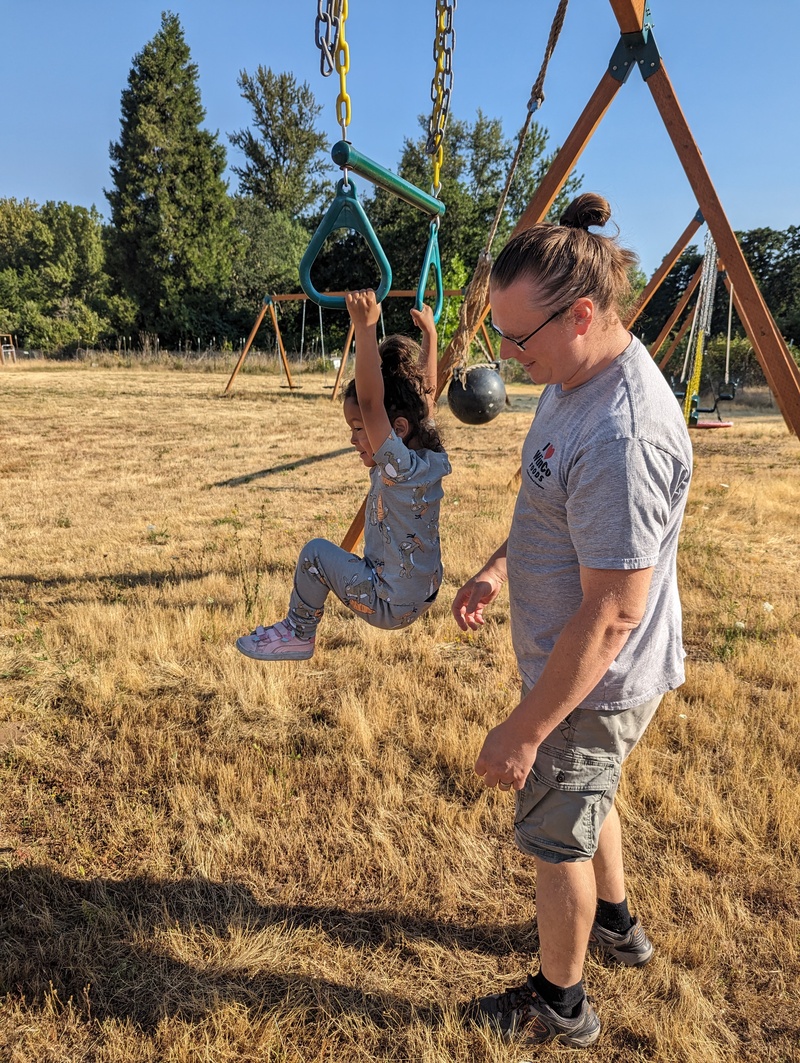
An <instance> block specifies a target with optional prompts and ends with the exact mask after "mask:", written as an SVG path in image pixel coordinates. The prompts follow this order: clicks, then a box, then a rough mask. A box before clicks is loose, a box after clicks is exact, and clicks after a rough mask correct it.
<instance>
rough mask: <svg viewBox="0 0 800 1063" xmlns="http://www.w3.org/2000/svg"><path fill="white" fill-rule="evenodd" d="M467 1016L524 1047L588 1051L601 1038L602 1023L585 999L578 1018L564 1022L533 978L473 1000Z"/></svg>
mask: <svg viewBox="0 0 800 1063" xmlns="http://www.w3.org/2000/svg"><path fill="white" fill-rule="evenodd" d="M466 1017H467V1018H468V1019H469V1020H470V1021H472V1022H476V1023H481V1024H483V1025H487V1026H493V1027H494V1028H495V1030H497V1031H498V1033H501V1034H502V1035H503V1037H504V1038H505V1039H506V1040H508V1041H511V1040H514V1041H518V1042H519V1043H520V1044H522V1045H543V1044H545V1043H546V1042H547V1041H557V1042H559V1043H560V1044H563V1045H568V1046H569V1047H570V1048H587V1047H588V1046H589V1045H593V1044H594V1042H595V1041H596V1040H597V1038H598V1037H599V1036H600V1020H599V1019H598V1017H597V1014H596V1013H595V1010H594V1008H593V1007H592V1005H591V1004H590V1003H589V1001H588V1000H587V999H586V997H584V998H583V1003H582V1004H581V1010H580V1011H579V1012H578V1015H577V1017H576V1018H574V1019H563V1018H562V1017H561V1016H560V1015H559V1014H558V1013H557V1012H555V1011H553V1009H552V1008H551V1007H550V1006H549V1005H548V1004H545V1002H544V1001H543V1000H542V998H541V997H540V996H539V994H538V993H537V992H536V990H535V989H534V988H533V977H532V976H531V975H528V981H527V982H526V984H525V985H523V986H517V987H516V988H514V989H507V990H506V991H505V992H504V993H494V994H492V995H491V996H488V997H480V998H479V999H477V1000H473V1001H472V1002H471V1003H470V1004H469V1006H468V1008H467V1012H466Z"/></svg>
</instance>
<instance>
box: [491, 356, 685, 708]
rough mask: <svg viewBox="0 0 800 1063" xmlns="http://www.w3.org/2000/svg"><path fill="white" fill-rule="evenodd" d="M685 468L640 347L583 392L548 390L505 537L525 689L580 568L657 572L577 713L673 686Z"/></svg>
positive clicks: (675, 417) (570, 607) (569, 603)
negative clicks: (640, 613)
mask: <svg viewBox="0 0 800 1063" xmlns="http://www.w3.org/2000/svg"><path fill="white" fill-rule="evenodd" d="M691 470H692V449H691V444H690V442H689V433H688V430H687V428H686V424H685V422H684V419H683V415H682V412H681V408H680V405H679V404H678V403H677V402H676V401H675V397H674V395H673V394H672V391H671V390H670V388H669V385H668V384H667V382H666V381H665V380H664V378H663V376H662V375H661V373H660V372H659V370H658V367H657V366H656V364H655V362H654V361H653V359H652V358H651V357H650V355H649V353H648V352H647V350H646V348H645V347H644V346H643V345H642V344H641V343H640V342H639V341H638V340H636V339H633V340H632V341H631V343H630V344H629V346H628V347H627V348H626V349H625V351H624V353H623V354H621V355H620V356H619V357H618V358H617V359H615V360H614V362H613V363H612V364H611V365H610V366H608V367H607V368H606V369H604V370H602V371H601V372H600V373H598V374H597V376H595V377H593V378H592V379H591V380H588V381H587V382H586V383H585V384H582V385H580V387H577V388H574V389H571V390H567V391H565V390H563V389H562V387H561V385H560V384H556V385H551V386H549V387H547V388H545V390H544V392H543V394H542V397H541V399H540V400H539V405H538V408H537V410H536V416H535V418H534V421H533V424H532V425H531V429H530V432H529V433H528V437H527V439H526V440H525V444H524V446H523V449H522V486H521V488H520V492H519V496H518V498H517V505H516V510H515V512H514V519H513V522H512V526H511V532H510V535H509V538H508V558H507V563H508V585H509V593H510V598H511V630H512V638H513V643H514V651H515V653H516V655H517V661H518V663H519V668H520V672H521V674H522V678H523V680H524V682H525V684H526V685H527V686H528V687H532V686H533V685H534V684H535V683H536V681H537V680H538V679H539V676H540V675H541V673H542V670H543V669H544V666H545V663H546V661H547V658H548V656H549V654H550V652H551V650H552V648H553V645H554V644H555V641H556V639H557V638H558V636H559V634H560V632H561V630H562V629H563V627H564V625H565V624H566V622H567V621H568V620H569V618H570V617H571V616H572V615H573V614H574V613H575V612H576V610H577V609H578V607H579V605H580V604H581V600H582V593H581V584H580V574H579V566H583V567H585V568H597V569H640V568H651V567H652V568H653V570H654V571H653V577H652V582H651V585H650V591H649V595H648V599H647V607H646V610H645V614H644V617H643V619H642V621H641V623H640V624H639V626H638V627H637V628H636V629H635V630H634V631H633V632H631V634H630V636H629V638H628V640H627V642H626V643H625V645H624V647H623V648H622V650H621V651H620V653H619V656H618V657H617V658H616V660H615V661H614V662H613V664H612V665H611V667H610V668H609V669H608V671H607V672H606V674H605V676H604V677H603V679H601V680H600V682H599V683H598V684H597V686H596V687H595V688H594V690H593V691H592V692H591V693H590V694H589V696H588V697H587V698H586V699H585V701H584V702H583V704H584V705H587V706H591V707H592V708H596V709H624V708H630V707H632V706H634V705H638V704H641V703H642V702H645V701H649V700H650V699H651V698H654V697H656V696H657V695H659V694H663V693H665V692H666V691H667V690H672V689H674V688H675V687H677V686H680V684H681V683H682V682H683V680H684V670H683V658H684V657H685V653H684V651H683V644H682V630H681V605H680V600H679V598H678V584H677V577H676V566H675V559H676V553H677V547H678V533H679V531H680V525H681V520H682V518H683V511H684V508H685V506H686V498H687V495H688V492H689V481H690V478H691Z"/></svg>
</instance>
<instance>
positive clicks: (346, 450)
mask: <svg viewBox="0 0 800 1063" xmlns="http://www.w3.org/2000/svg"><path fill="white" fill-rule="evenodd" d="M354 453H355V451H354V450H353V448H352V447H341V448H340V449H339V450H329V451H328V453H327V454H315V455H313V456H312V457H310V458H298V459H297V461H287V462H285V463H284V464H283V465H273V466H272V467H271V468H269V469H259V470H258V471H257V472H248V473H245V475H244V476H234V477H233V478H232V479H230V480H218V481H217V482H216V483H213V484H212V485H211V486H212V487H242V486H244V484H249V483H252V482H253V480H263V479H264V477H266V476H276V475H277V474H278V473H281V472H292V471H293V470H294V469H299V468H301V467H302V466H303V465H316V463H317V462H318V461H327V460H328V459H329V458H341V457H344V455H345V454H354Z"/></svg>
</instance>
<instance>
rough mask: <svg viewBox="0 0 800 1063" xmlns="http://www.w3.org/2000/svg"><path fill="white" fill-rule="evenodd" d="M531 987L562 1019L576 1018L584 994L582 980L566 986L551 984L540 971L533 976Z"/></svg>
mask: <svg viewBox="0 0 800 1063" xmlns="http://www.w3.org/2000/svg"><path fill="white" fill-rule="evenodd" d="M533 987H534V989H535V990H536V992H537V993H538V994H539V996H540V997H541V998H542V1000H543V1001H544V1002H545V1004H548V1005H549V1006H550V1007H551V1008H552V1009H553V1011H554V1012H555V1013H556V1015H560V1016H561V1018H562V1019H574V1018H576V1017H577V1015H578V1013H579V1012H580V1010H581V1004H583V998H584V997H585V996H586V993H585V992H584V989H583V982H576V983H575V985H568V986H566V987H563V986H560V985H553V983H552V982H548V980H547V979H546V978H545V976H544V975H543V974H542V972H541V971H539V973H538V974H535V975H534V976H533Z"/></svg>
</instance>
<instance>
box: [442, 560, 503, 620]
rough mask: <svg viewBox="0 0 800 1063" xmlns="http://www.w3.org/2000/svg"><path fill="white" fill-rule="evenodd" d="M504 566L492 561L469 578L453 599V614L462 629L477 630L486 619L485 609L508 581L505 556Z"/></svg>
mask: <svg viewBox="0 0 800 1063" xmlns="http://www.w3.org/2000/svg"><path fill="white" fill-rule="evenodd" d="M502 562H503V563H502V566H500V565H499V564H498V563H497V562H495V563H494V564H492V563H490V564H488V565H486V566H485V567H484V568H482V569H481V570H480V572H478V573H476V575H474V576H473V577H472V579H469V580H467V582H466V583H465V584H464V586H463V587H462V588H461V589H460V590H459V591H458V593H457V594H456V596H455V598H454V600H453V616H454V617H455V619H456V623H457V624H458V626H459V627H460V628H461V630H462V631H470V630H471V631H477V630H478V628H479V627H481V626H482V625H483V624H484V623H485V621H484V619H483V610H484V609H485V608H486V606H487V605H490V604H491V603H492V602H493V601H494V600H495V598H496V597H497V595H498V594H499V593H500V588H501V587H502V586H503V584H504V583H505V581H506V575H505V558H503V559H502Z"/></svg>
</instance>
